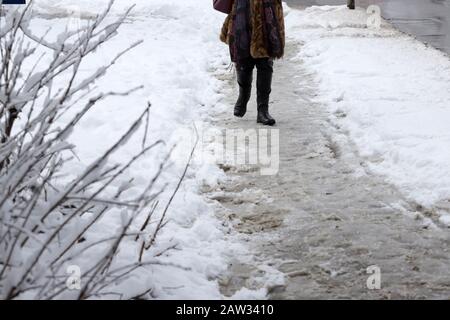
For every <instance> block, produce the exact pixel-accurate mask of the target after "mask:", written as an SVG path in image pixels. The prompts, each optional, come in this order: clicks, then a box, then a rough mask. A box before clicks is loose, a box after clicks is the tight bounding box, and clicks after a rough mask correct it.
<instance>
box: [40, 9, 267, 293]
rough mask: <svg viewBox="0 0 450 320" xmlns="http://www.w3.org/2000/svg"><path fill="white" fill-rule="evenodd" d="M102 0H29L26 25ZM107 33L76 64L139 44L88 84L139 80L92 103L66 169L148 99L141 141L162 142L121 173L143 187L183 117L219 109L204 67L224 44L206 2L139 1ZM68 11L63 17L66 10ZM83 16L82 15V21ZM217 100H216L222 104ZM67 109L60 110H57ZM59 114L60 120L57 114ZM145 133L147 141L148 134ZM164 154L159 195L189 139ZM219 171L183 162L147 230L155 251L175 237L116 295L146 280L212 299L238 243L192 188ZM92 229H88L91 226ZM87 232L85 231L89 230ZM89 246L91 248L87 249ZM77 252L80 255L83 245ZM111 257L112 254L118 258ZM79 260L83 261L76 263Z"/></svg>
mask: <svg viewBox="0 0 450 320" xmlns="http://www.w3.org/2000/svg"><path fill="white" fill-rule="evenodd" d="M108 2H109V1H107V0H102V1H98V0H97V1H90V0H82V1H77V2H76V3H74V2H73V1H70V0H63V1H54V0H37V1H35V5H36V7H35V11H36V12H38V13H40V14H41V15H40V16H41V18H39V19H35V20H34V23H33V26H32V28H33V31H34V32H35V33H36V34H43V33H44V32H46V31H47V28H49V27H51V28H52V33H53V32H54V33H55V34H57V33H58V32H60V31H63V30H64V28H65V26H66V25H67V23H69V24H72V27H73V24H74V23H75V24H76V23H78V22H77V21H76V20H74V19H73V15H74V13H79V14H80V16H81V18H88V17H92V16H94V15H96V14H98V13H100V12H101V11H102V10H103V9H104V8H105V7H106V5H107V3H108ZM133 3H137V5H136V7H135V8H134V9H133V11H132V13H131V16H130V19H128V20H127V22H126V24H124V25H123V26H122V27H121V28H120V30H119V34H118V35H117V37H115V38H114V39H113V40H112V41H110V42H108V43H107V44H106V45H105V46H103V47H102V48H101V50H99V51H98V52H96V54H95V55H94V56H93V57H91V58H89V60H88V62H87V64H85V65H84V66H83V72H86V74H87V73H89V72H91V71H92V70H95V69H96V68H98V67H100V66H101V65H103V64H104V63H106V62H107V61H109V60H110V59H112V58H113V57H114V56H115V55H116V54H117V53H118V52H120V51H122V50H123V49H125V48H126V47H127V46H129V45H131V44H132V43H134V42H136V41H139V40H144V42H143V44H141V45H140V46H138V47H137V48H135V49H134V50H132V51H131V52H130V53H128V54H127V55H125V56H124V57H123V58H122V59H120V60H119V61H118V62H117V63H116V64H115V65H114V67H113V68H111V69H110V71H109V73H108V75H107V76H106V77H105V78H103V79H102V80H101V82H100V83H98V84H97V85H98V91H103V92H108V91H124V90H126V89H129V88H133V87H135V86H139V85H144V89H143V90H140V91H138V92H137V93H134V94H132V95H131V96H128V97H113V98H110V99H107V100H105V101H104V102H102V103H101V104H99V105H98V106H97V107H96V108H95V109H94V110H92V112H90V113H89V115H88V116H87V117H86V118H85V119H84V120H83V121H82V123H81V125H80V126H79V128H78V129H77V130H76V131H75V132H74V134H73V136H72V138H71V139H72V141H73V142H74V143H75V144H76V145H77V149H76V152H77V156H78V158H79V160H76V161H72V163H71V165H70V166H69V171H70V172H73V173H76V172H78V171H79V170H81V168H83V167H85V166H86V165H87V164H89V163H90V162H92V161H93V160H94V159H96V158H97V157H98V156H99V154H100V153H101V152H102V151H103V150H105V149H106V148H107V147H108V146H110V145H111V144H112V143H114V142H115V141H116V140H117V139H118V138H119V137H120V136H121V135H122V134H123V133H124V131H125V130H126V129H127V128H128V126H129V125H130V124H131V123H132V122H133V121H134V120H135V119H136V117H137V116H138V115H139V114H140V113H142V110H143V109H144V108H145V107H146V105H147V102H150V103H151V104H152V109H151V118H150V123H151V124H150V134H149V140H153V141H156V140H158V139H163V140H165V141H166V142H167V146H166V147H164V148H159V149H158V150H157V151H156V152H154V153H152V154H150V155H149V156H148V157H146V158H145V159H143V160H142V161H139V163H137V165H135V166H133V167H132V168H131V170H129V172H128V173H127V177H128V178H131V177H133V178H134V179H135V180H134V182H133V183H134V190H138V189H140V188H141V189H142V188H145V187H146V185H147V184H148V181H149V179H151V177H153V175H154V173H155V172H156V171H157V170H158V165H159V163H160V161H162V160H163V159H164V157H165V155H166V154H167V152H168V151H169V150H170V149H171V147H172V146H173V145H175V144H176V143H179V142H180V141H179V139H178V138H179V137H180V136H179V132H183V133H186V132H187V133H188V134H189V133H190V134H191V135H192V136H193V123H194V121H195V122H196V123H195V124H196V126H206V127H207V126H208V124H207V120H208V119H210V117H211V115H213V114H215V113H216V112H217V110H218V109H220V103H219V100H220V99H221V95H220V88H221V85H222V84H221V83H222V82H220V81H218V80H217V79H216V77H215V76H214V74H213V72H212V71H213V70H215V69H217V68H218V67H221V69H222V70H225V69H226V67H224V65H228V64H229V62H228V60H229V58H228V51H227V48H226V46H224V45H223V44H221V43H220V42H219V40H218V34H219V31H220V28H221V23H222V21H223V19H224V15H223V14H220V13H217V12H214V11H213V10H212V8H211V3H210V1H207V0H204V1H198V0H183V1H179V0H140V1H133ZM131 4H132V2H130V1H128V0H117V1H116V2H115V4H114V7H113V11H112V15H113V16H114V15H119V14H121V13H123V11H124V10H125V9H126V8H128V7H129V6H130V5H131ZM68 16H71V17H72V18H71V19H70V21H68V19H67V17H68ZM82 23H84V22H82ZM222 107H223V106H222ZM69 116H70V115H67V119H68V117H69ZM61 121H64V119H62V120H61ZM142 134H143V132H138V133H137V134H136V138H134V139H133V140H131V141H129V142H128V143H127V144H126V145H125V146H124V147H123V148H122V149H121V152H120V153H117V154H116V155H115V156H114V157H113V158H112V159H111V162H119V163H124V162H125V161H127V160H128V159H129V157H130V155H134V154H136V153H137V152H139V151H140V149H141V139H142ZM150 142H151V141H150ZM186 142H190V139H187V140H183V141H182V144H183V145H181V146H180V150H181V151H178V152H174V155H175V156H172V157H171V158H170V160H169V161H170V162H171V166H170V168H169V169H168V170H166V171H165V173H164V174H163V176H162V177H161V179H160V181H159V185H160V186H162V185H164V184H166V183H167V184H168V187H167V192H166V194H164V195H163V197H162V200H167V199H168V197H169V196H170V193H171V192H172V191H173V189H174V188H175V186H176V183H177V181H178V179H179V178H180V176H181V174H182V172H183V170H184V166H185V164H186V161H187V160H188V155H189V153H190V149H191V147H192V145H187V146H186V145H184V144H185V143H186ZM222 178H223V172H222V171H221V170H219V168H218V167H216V166H215V165H213V164H208V163H204V162H202V161H195V160H194V162H193V164H192V166H191V168H190V169H189V171H188V175H187V179H186V180H185V181H184V182H183V184H182V187H181V190H180V191H179V193H178V194H177V196H176V197H175V199H174V202H173V205H172V206H171V209H170V211H169V213H168V221H169V223H168V224H167V226H166V227H165V228H164V229H163V231H162V233H161V234H160V236H159V237H158V239H157V247H155V248H154V251H153V252H154V253H157V252H158V250H163V249H164V248H166V247H171V246H173V245H174V244H176V249H175V250H171V251H169V252H168V253H167V254H165V255H163V256H162V257H159V258H158V259H159V260H160V261H161V262H162V263H163V264H164V265H163V266H157V265H156V266H152V267H148V268H140V269H139V270H137V271H135V272H134V274H133V275H131V277H130V279H128V280H127V281H126V282H124V283H123V284H122V285H121V286H120V287H119V288H117V289H116V291H117V292H121V293H124V296H123V298H126V297H132V296H135V295H137V294H140V293H142V292H144V291H146V290H147V289H148V288H149V287H150V288H153V290H152V292H151V295H152V296H153V297H155V298H158V299H168V298H170V299H221V298H223V296H222V295H221V293H220V291H219V285H218V279H219V276H221V275H223V274H224V273H225V272H226V271H227V268H228V264H229V258H231V257H236V256H240V255H247V254H248V253H247V252H246V249H245V247H244V246H242V245H241V244H239V243H238V242H237V241H234V240H233V236H232V235H229V234H228V233H230V229H229V226H227V225H224V222H223V221H221V220H220V219H219V218H217V217H216V216H215V213H214V210H213V207H212V205H211V204H209V203H207V202H206V200H205V198H204V197H203V196H201V194H200V189H201V188H202V187H203V186H204V185H205V184H206V185H208V186H209V187H214V186H215V185H216V184H217V182H218V181H220V179H222ZM99 225H100V227H98V229H97V230H95V232H96V233H98V234H99V235H101V236H102V237H105V235H106V234H107V233H108V232H109V231H110V230H115V229H116V228H117V227H118V226H119V225H120V215H116V216H114V215H111V216H108V217H105V218H103V220H102V221H101V223H100V224H99ZM95 232H94V234H95ZM91 236H92V235H91ZM137 252H138V246H137V244H136V243H134V242H133V241H130V242H129V243H126V247H124V248H122V249H121V255H120V259H121V260H122V262H123V263H126V261H127V260H129V261H130V262H131V261H135V259H136V254H137ZM93 254H95V253H93ZM85 258H86V259H89V255H88V254H86V257H85ZM119 264H120V261H119ZM81 267H83V266H81ZM237 297H241V298H264V297H265V291H264V290H260V291H257V292H252V291H249V290H243V291H242V292H240V293H238V295H237Z"/></svg>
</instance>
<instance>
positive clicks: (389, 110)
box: [211, 7, 450, 299]
mask: <svg viewBox="0 0 450 320" xmlns="http://www.w3.org/2000/svg"><path fill="white" fill-rule="evenodd" d="M287 12H288V15H287V26H288V35H289V39H288V46H287V56H286V57H285V59H284V60H282V61H278V62H277V63H276V71H275V74H274V86H273V96H272V104H271V111H272V113H273V115H274V117H276V119H277V120H278V127H277V128H278V129H279V130H280V172H279V174H278V175H277V176H274V177H264V176H260V175H258V174H257V173H255V172H258V171H254V170H251V171H248V170H246V168H242V167H235V168H231V169H230V170H229V178H230V179H229V181H228V184H227V185H226V188H225V189H224V190H220V191H218V192H217V193H213V194H211V197H212V198H214V199H217V200H218V201H219V202H220V203H221V206H222V210H223V211H224V212H225V213H227V214H228V215H229V216H230V217H235V218H236V219H238V221H239V223H238V224H237V229H238V230H239V231H241V232H242V238H243V239H244V240H246V241H248V242H249V243H251V245H252V248H253V249H254V250H255V252H257V253H259V255H258V260H257V261H256V262H253V264H252V263H251V262H249V261H241V263H240V264H239V263H235V264H234V267H233V269H232V271H233V272H234V276H233V277H232V279H230V280H229V281H228V288H227V289H228V290H229V291H231V292H232V291H233V290H235V289H239V286H248V285H249V284H251V283H252V277H253V274H254V273H255V271H254V268H255V266H257V265H259V264H262V263H265V264H267V265H270V266H274V267H276V268H278V270H280V271H282V272H283V273H285V274H286V276H287V277H286V281H285V285H286V287H285V288H284V289H283V286H281V285H280V286H275V287H272V288H271V291H270V292H271V297H272V298H281V299H286V298H288V299H295V298H296V299H298V298H301V299H308V298H320V299H324V298H326V299H330V298H366V299H369V298H377V299H390V298H392V299H395V298H402V299H405V298H406V299H408V298H425V297H426V298H444V299H446V298H448V297H449V295H448V293H449V288H450V283H449V281H448V279H450V270H449V268H448V264H449V262H450V253H449V252H448V250H447V248H448V246H449V244H450V241H449V235H448V229H447V228H446V227H445V225H443V224H441V223H440V222H439V217H440V216H434V215H430V214H429V213H428V212H425V214H424V212H423V211H420V210H418V209H420V208H417V206H416V205H415V201H414V200H412V199H411V198H412V196H411V194H410V193H408V192H407V191H408V189H405V188H403V186H404V185H402V184H398V183H394V185H392V184H391V183H393V182H395V179H394V178H393V177H392V176H390V175H389V174H391V171H389V170H385V171H382V170H377V165H379V167H380V168H382V166H383V163H384V165H385V166H386V164H390V165H391V166H392V168H391V169H392V170H396V171H395V172H396V173H397V174H398V175H402V174H403V175H402V181H408V180H409V181H410V182H411V179H414V175H413V174H411V173H409V172H407V171H405V170H407V169H408V168H403V167H402V165H403V162H395V163H394V162H392V161H393V158H391V155H392V153H394V152H396V153H397V154H401V153H402V152H406V151H408V152H410V157H413V156H414V157H415V158H410V161H411V162H414V161H417V159H420V158H421V157H422V156H423V153H420V152H419V151H420V150H419V149H417V148H415V143H417V142H419V140H414V139H417V135H415V136H410V135H409V133H408V131H407V130H411V129H413V128H414V129H415V130H416V131H417V130H426V129H431V128H429V127H418V126H417V125H416V126H415V127H414V124H411V125H409V121H410V116H411V114H414V111H418V110H417V108H418V105H420V102H422V103H424V105H425V106H427V107H428V108H429V109H430V110H429V111H430V116H429V117H428V118H427V119H433V118H434V117H436V121H440V119H439V115H440V114H439V115H436V114H434V113H433V112H434V111H435V110H443V108H444V107H445V105H446V101H447V100H446V95H447V92H445V91H443V87H444V86H445V84H446V83H447V82H446V78H445V77H446V75H445V73H444V72H440V69H439V66H442V65H444V66H445V65H446V64H447V63H448V61H447V58H446V57H444V56H443V55H442V54H441V53H439V52H436V51H435V50H433V49H428V48H425V46H423V45H422V44H420V43H418V42H416V41H414V40H413V39H411V38H409V37H406V36H404V35H402V34H399V33H398V32H397V31H395V30H393V29H391V28H390V27H389V26H388V25H384V26H383V28H382V29H381V30H369V29H367V28H366V27H365V25H366V19H367V15H366V14H365V13H364V12H363V11H356V12H351V11H348V10H347V9H346V8H344V7H322V8H318V7H315V8H310V9H307V10H305V11H294V10H292V11H290V10H288V11H287ZM388 49H389V50H390V51H389V50H388ZM402 52H403V53H404V55H405V56H408V57H409V56H411V57H410V60H407V61H404V62H402V60H401V59H400V57H401V53H402ZM414 53H415V54H414ZM423 56H424V57H425V58H423ZM413 57H415V59H417V61H414V60H413V64H414V66H415V67H416V68H418V70H419V71H417V72H418V73H417V74H416V71H414V70H413V69H412V68H411V67H410V63H411V59H412V58H413ZM423 59H428V60H430V59H433V61H428V62H423V64H422V60H423ZM399 70H400V71H401V73H400V74H402V75H403V77H401V76H400V75H399V74H398V73H399V72H400V71H399ZM426 71H428V72H426ZM419 72H420V73H419ZM384 77H386V79H385V80H384ZM407 77H410V78H408V79H407ZM406 80H408V81H406ZM231 81H233V80H231ZM397 81H398V82H397ZM427 83H430V84H432V85H433V89H432V90H428V91H426V90H423V89H424V88H425V87H422V90H421V91H420V92H421V93H427V92H434V94H432V95H427V96H426V97H423V98H422V100H418V102H416V100H415V99H412V98H411V97H410V96H409V95H408V94H410V93H412V92H414V90H418V88H420V86H425V84H427ZM438 89H440V91H438ZM235 95H236V92H234V93H233V94H231V93H230V97H234V96H235ZM416 96H417V95H415V96H414V97H416ZM425 102H427V103H426V104H425ZM228 103H229V104H230V105H232V103H233V100H232V98H230V99H229V101H228ZM249 109H250V112H249V114H248V115H247V116H246V117H245V119H244V120H236V119H234V118H233V117H232V116H231V112H229V113H227V114H226V115H224V117H223V119H221V120H220V121H219V122H218V125H219V126H220V125H222V124H223V123H225V127H226V128H243V129H246V130H248V129H252V128H258V127H259V126H258V125H257V124H256V123H255V117H256V113H255V109H256V107H255V105H254V103H252V104H251V106H250V108H249ZM402 110H403V111H404V112H403V114H404V116H405V118H403V119H404V121H403V120H402V117H400V114H402V112H401V111H402ZM380 117H381V119H380ZM388 119H392V120H393V121H394V120H395V121H394V122H387V120H388ZM419 120H421V119H419ZM397 129H402V130H403V131H401V132H403V133H404V134H406V135H405V136H401V137H400V136H399V137H397V138H398V139H397V140H395V139H393V138H392V137H391V138H389V139H388V138H387V137H388V136H389V134H392V132H396V131H397ZM442 129H444V128H442ZM402 139H412V140H413V143H411V144H410V145H409V148H407V146H406V145H401V144H400V145H399V143H398V141H402ZM440 139H441V140H438V141H443V139H446V136H445V135H444V138H440ZM430 141H431V142H432V141H433V139H430ZM401 147H403V148H401ZM372 148H381V149H380V150H381V152H380V153H379V154H378V157H375V156H374V155H373V154H371V155H367V150H372ZM418 148H419V147H418ZM361 150H362V151H361ZM361 152H363V153H362V154H361ZM444 154H445V153H444ZM397 157H398V155H397ZM439 159H441V158H438V159H437V161H439ZM405 161H406V158H405ZM394 166H395V167H394ZM446 168H447V167H442V169H444V170H446ZM426 169H427V170H436V169H437V168H436V167H433V166H429V167H426ZM411 170H412V169H411ZM418 174H421V173H420V172H419V173H418ZM433 186H434V185H433ZM421 187H422V188H423V185H421ZM397 188H399V189H397ZM433 190H436V189H433ZM374 265H375V266H377V267H379V268H380V270H381V276H382V289H381V290H368V289H367V287H366V281H367V279H368V277H369V275H368V274H367V273H366V270H367V268H368V267H370V266H374Z"/></svg>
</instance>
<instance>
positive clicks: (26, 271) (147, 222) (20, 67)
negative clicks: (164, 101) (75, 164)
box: [0, 1, 184, 299]
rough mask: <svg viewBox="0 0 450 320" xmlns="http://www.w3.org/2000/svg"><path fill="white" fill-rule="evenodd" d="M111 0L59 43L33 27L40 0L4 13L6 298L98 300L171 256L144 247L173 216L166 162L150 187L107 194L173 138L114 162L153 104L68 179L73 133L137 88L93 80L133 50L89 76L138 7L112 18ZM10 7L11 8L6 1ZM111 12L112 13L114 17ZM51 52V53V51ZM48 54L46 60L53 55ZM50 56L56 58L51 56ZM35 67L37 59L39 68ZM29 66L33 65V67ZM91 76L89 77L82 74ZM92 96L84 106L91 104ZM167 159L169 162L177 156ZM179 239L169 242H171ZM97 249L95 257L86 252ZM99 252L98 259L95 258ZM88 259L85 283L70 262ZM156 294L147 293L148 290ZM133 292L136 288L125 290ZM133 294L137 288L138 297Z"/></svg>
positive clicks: (0, 182) (1, 156) (0, 50)
mask: <svg viewBox="0 0 450 320" xmlns="http://www.w3.org/2000/svg"><path fill="white" fill-rule="evenodd" d="M112 5H113V3H112V2H111V3H110V4H109V5H108V6H107V8H106V9H105V10H104V12H103V13H102V14H100V15H98V16H96V17H95V18H94V19H93V20H92V21H90V22H89V23H87V24H86V25H85V26H84V27H82V28H80V29H79V30H76V31H68V30H66V32H63V33H62V34H60V35H59V36H58V37H57V39H56V41H51V40H49V39H48V38H49V37H48V32H47V33H45V34H44V35H43V36H37V35H35V34H33V32H32V30H31V28H30V21H31V20H32V19H33V14H32V10H31V9H30V8H31V6H32V1H31V2H30V3H29V4H28V5H27V6H26V8H23V9H16V10H10V11H8V12H3V11H2V14H0V57H1V65H0V298H2V299H17V298H23V297H25V298H31V299H52V298H60V297H69V298H77V299H89V298H98V297H102V296H105V295H107V296H112V295H116V296H119V297H121V298H123V297H124V296H123V293H120V292H114V288H115V287H116V286H117V285H118V283H120V282H121V281H124V280H125V279H127V278H128V277H130V276H131V275H132V272H133V271H134V270H137V269H139V268H142V267H144V266H147V265H152V264H158V265H160V264H162V263H161V262H160V261H158V260H157V259H155V258H156V257H157V256H158V255H160V254H161V251H160V252H159V253H156V254H154V255H153V254H148V255H147V256H145V255H144V253H145V252H148V250H149V249H150V247H152V246H153V245H154V244H155V239H156V236H157V234H158V233H159V232H160V230H161V228H162V227H163V226H164V224H165V216H166V212H167V208H168V206H170V203H171V201H172V199H173V196H174V195H175V194H176V192H177V191H178V188H179V185H180V183H181V181H182V180H183V179H184V175H183V176H182V178H181V179H180V182H179V183H178V186H177V188H176V190H175V191H174V193H173V194H172V196H171V198H170V200H169V203H168V204H167V205H166V206H165V207H164V208H163V214H160V215H157V214H155V212H156V211H157V210H158V204H159V200H158V199H159V197H160V195H161V194H162V193H163V192H164V189H165V186H164V187H159V189H158V187H157V184H156V181H157V179H158V177H159V176H160V175H161V172H163V170H164V169H165V167H166V166H165V164H164V163H161V164H158V165H157V167H159V171H158V172H157V173H156V174H155V176H154V177H150V178H151V179H149V184H148V186H147V187H146V188H145V189H144V190H141V191H140V193H138V194H136V193H134V194H135V197H133V199H131V200H130V199H129V198H126V197H124V194H125V193H126V192H127V191H128V190H129V189H130V188H132V187H133V184H132V181H129V180H127V181H128V182H127V183H123V184H122V187H120V188H117V189H116V191H115V192H114V194H112V193H111V192H109V193H108V192H106V190H110V189H111V186H113V184H116V183H117V182H118V181H123V180H124V179H126V176H124V175H125V172H126V171H127V170H128V169H129V168H130V167H131V166H132V165H133V164H134V163H135V162H136V161H138V160H139V159H141V158H142V157H144V156H145V155H147V154H148V153H149V152H150V151H151V150H153V149H154V148H156V147H158V146H159V145H161V144H163V141H157V142H155V143H153V144H152V145H147V143H146V141H147V140H146V137H144V139H143V143H142V150H141V152H139V153H138V154H136V155H134V156H132V157H131V159H129V161H128V162H127V163H122V164H116V165H111V164H110V162H109V161H108V159H109V158H110V157H111V155H113V154H114V153H116V152H119V150H120V148H121V147H122V146H123V145H124V144H126V143H127V141H128V140H129V139H130V138H131V137H133V136H134V135H135V134H136V132H137V131H138V129H139V128H142V127H145V128H143V129H145V135H147V133H148V125H149V123H150V121H149V120H148V117H149V109H150V104H148V106H147V107H146V108H145V110H144V111H143V112H142V114H141V115H140V116H139V117H138V118H137V119H136V121H135V122H134V123H133V124H132V125H131V126H130V127H129V128H128V130H126V132H125V133H124V134H123V135H122V136H121V137H120V138H119V139H118V140H117V141H116V142H115V143H114V144H113V145H111V146H110V147H109V148H108V149H107V150H106V151H105V152H104V153H103V154H101V155H99V157H98V158H97V159H96V160H95V161H93V162H92V163H91V164H90V165H89V166H87V167H86V168H85V169H84V170H83V171H82V172H80V173H78V175H77V176H76V177H75V178H73V179H71V181H69V182H67V181H65V182H64V183H63V184H62V183H60V177H62V176H64V174H65V173H66V171H67V163H68V157H67V154H68V153H71V152H74V151H75V147H76V146H74V145H73V144H71V143H69V138H70V136H71V134H72V132H73V131H74V129H75V128H76V127H77V126H78V124H79V122H80V120H81V119H82V118H83V117H84V116H85V115H86V114H87V113H88V112H89V111H90V110H91V109H92V108H94V107H95V106H96V105H97V104H98V103H99V102H100V101H102V100H104V99H105V98H106V97H108V96H114V95H122V96H127V95H129V94H131V93H133V92H134V91H135V90H138V89H139V88H140V87H138V88H132V89H130V90H128V91H125V92H109V93H96V94H93V91H92V86H93V84H95V83H96V82H98V81H99V80H100V79H101V78H102V77H103V76H104V75H105V74H106V73H107V72H108V69H109V68H110V67H111V66H112V65H113V64H114V63H115V62H116V61H117V59H119V58H120V57H122V56H123V55H124V54H126V52H128V51H129V50H131V49H133V48H134V47H135V46H137V45H139V43H135V44H133V45H131V46H130V47H129V48H127V49H126V50H124V51H122V52H120V53H118V54H117V55H116V57H115V58H113V59H112V60H111V61H110V62H109V63H106V64H105V65H104V66H101V67H99V68H98V69H97V70H96V71H94V72H93V73H92V74H91V75H89V76H83V77H81V76H80V72H79V71H80V66H81V65H82V63H83V61H84V59H85V58H86V57H87V56H89V55H92V54H95V52H96V50H97V49H98V48H99V47H100V46H101V45H103V44H104V43H105V42H107V41H109V40H110V39H112V38H113V37H114V36H115V35H116V34H117V32H118V29H119V28H120V26H121V25H122V24H123V22H124V20H125V19H126V17H127V16H128V14H129V13H130V10H131V8H130V9H129V10H127V11H126V12H125V13H124V14H123V15H121V16H120V17H118V18H115V19H114V21H112V22H111V19H109V18H108V17H109V13H110V10H111V7H112ZM0 7H1V6H0ZM107 18H108V19H107ZM42 52H44V53H42ZM44 56H45V57H46V61H49V62H46V64H45V66H44V68H43V62H42V61H43V57H44ZM49 57H50V58H49ZM30 65H31V67H30ZM25 66H27V67H25ZM80 78H81V79H80ZM82 101H84V105H81V103H82ZM75 107H76V110H78V112H77V113H75V112H71V113H68V114H73V115H72V117H71V118H70V119H69V120H68V121H65V122H64V123H62V122H61V121H60V119H61V115H62V114H66V113H67V111H68V110H70V109H72V108H75ZM167 159H168V158H166V159H165V160H164V161H167ZM115 213H119V214H120V215H121V221H122V223H121V225H120V228H118V229H117V230H116V231H115V233H114V234H113V235H112V236H111V235H105V236H104V237H99V236H98V235H96V236H92V234H91V231H92V230H94V229H95V230H98V225H99V223H101V221H102V218H103V217H105V215H108V214H115ZM125 242H126V243H127V244H128V245H130V243H131V244H133V245H134V246H135V247H136V250H135V251H136V257H135V258H136V259H135V261H134V262H132V261H127V264H123V263H120V262H118V261H117V260H118V259H117V256H118V254H119V252H120V249H121V247H122V246H123V244H124V243H125ZM174 247H175V246H168V247H167V248H166V249H164V250H170V249H172V248H174ZM89 252H94V253H93V254H91V255H89V257H91V258H89V259H86V258H85V255H87V254H88V253H89ZM92 257H95V259H92ZM78 263H79V264H81V265H82V266H83V272H82V274H81V276H82V279H83V280H84V281H83V282H82V283H81V284H80V288H79V290H78V291H76V292H73V291H70V286H68V285H67V281H66V280H67V274H66V270H67V265H68V264H78ZM151 291H152V290H151V288H147V289H145V291H144V292H145V293H146V294H144V295H143V294H142V292H143V290H142V288H141V291H140V292H137V293H136V294H134V295H133V296H135V297H136V296H139V297H140V298H142V297H144V296H146V295H148V294H150V293H151ZM125 297H126V296H125ZM130 298H131V296H130Z"/></svg>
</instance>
